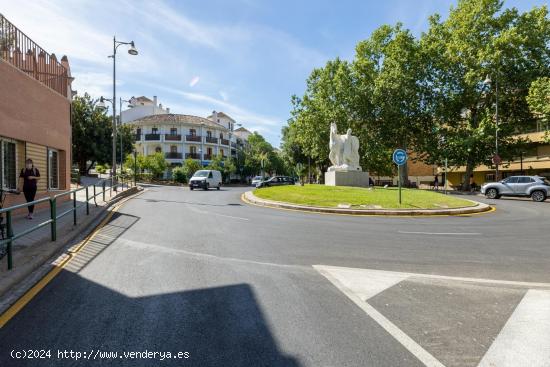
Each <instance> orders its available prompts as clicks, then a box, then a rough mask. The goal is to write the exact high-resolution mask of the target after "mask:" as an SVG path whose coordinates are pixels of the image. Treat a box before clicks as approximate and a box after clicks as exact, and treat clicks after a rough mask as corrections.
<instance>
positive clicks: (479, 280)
mask: <svg viewBox="0 0 550 367" xmlns="http://www.w3.org/2000/svg"><path fill="white" fill-rule="evenodd" d="M313 267H314V268H315V269H317V270H319V269H325V270H328V271H338V270H342V269H349V270H354V271H358V272H364V273H365V274H370V273H373V272H376V273H389V274H397V275H403V276H405V275H406V276H407V277H420V278H429V279H442V280H456V281H461V282H472V283H484V284H500V285H510V286H518V287H525V288H545V289H548V290H550V283H538V282H522V281H515V280H497V279H484V278H466V277H455V276H448V275H436V274H422V273H407V272H399V271H388V270H377V269H361V268H348V267H343V266H328V265H313Z"/></svg>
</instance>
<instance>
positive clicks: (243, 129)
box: [235, 127, 252, 134]
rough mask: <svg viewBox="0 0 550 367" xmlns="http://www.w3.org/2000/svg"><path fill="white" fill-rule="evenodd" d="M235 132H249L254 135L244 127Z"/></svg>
mask: <svg viewBox="0 0 550 367" xmlns="http://www.w3.org/2000/svg"><path fill="white" fill-rule="evenodd" d="M235 131H244V132H247V133H249V134H252V133H251V132H250V131H248V130H247V129H245V128H244V127H239V128H238V129H235Z"/></svg>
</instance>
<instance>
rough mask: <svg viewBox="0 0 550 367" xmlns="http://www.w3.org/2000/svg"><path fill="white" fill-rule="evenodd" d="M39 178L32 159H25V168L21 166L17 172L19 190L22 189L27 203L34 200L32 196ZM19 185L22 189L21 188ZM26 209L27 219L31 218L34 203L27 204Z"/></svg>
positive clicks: (34, 193)
mask: <svg viewBox="0 0 550 367" xmlns="http://www.w3.org/2000/svg"><path fill="white" fill-rule="evenodd" d="M39 179H40V172H39V171H38V168H36V167H35V166H34V164H33V163H32V159H27V160H26V161H25V168H23V169H22V170H21V173H20V174H19V191H23V193H24V194H25V200H27V203H29V202H31V201H34V197H35V195H36V183H37V181H38V180H39ZM21 187H22V188H23V190H21ZM27 209H28V210H29V214H28V215H27V219H32V215H33V212H34V205H29V206H28V207H27Z"/></svg>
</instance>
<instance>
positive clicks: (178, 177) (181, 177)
mask: <svg viewBox="0 0 550 367" xmlns="http://www.w3.org/2000/svg"><path fill="white" fill-rule="evenodd" d="M172 178H173V179H174V181H176V182H179V183H185V182H186V181H187V176H186V175H185V170H184V169H183V167H175V168H174V169H173V170H172Z"/></svg>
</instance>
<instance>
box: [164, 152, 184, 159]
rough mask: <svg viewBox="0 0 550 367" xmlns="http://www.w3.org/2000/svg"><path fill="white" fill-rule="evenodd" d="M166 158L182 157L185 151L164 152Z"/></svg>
mask: <svg viewBox="0 0 550 367" xmlns="http://www.w3.org/2000/svg"><path fill="white" fill-rule="evenodd" d="M164 155H165V157H166V159H182V158H183V153H178V152H168V153H165V154H164Z"/></svg>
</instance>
